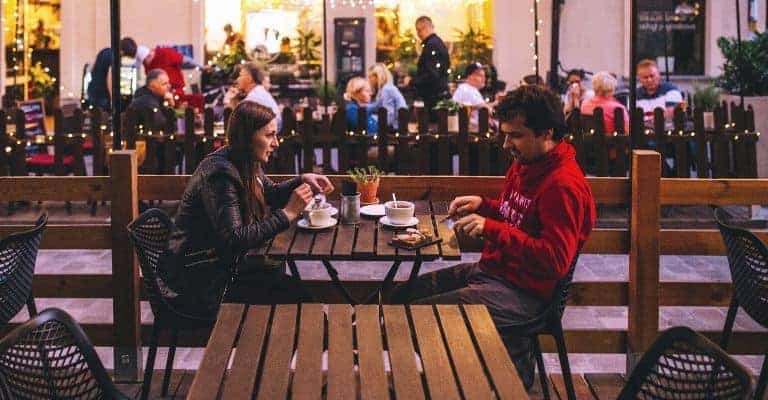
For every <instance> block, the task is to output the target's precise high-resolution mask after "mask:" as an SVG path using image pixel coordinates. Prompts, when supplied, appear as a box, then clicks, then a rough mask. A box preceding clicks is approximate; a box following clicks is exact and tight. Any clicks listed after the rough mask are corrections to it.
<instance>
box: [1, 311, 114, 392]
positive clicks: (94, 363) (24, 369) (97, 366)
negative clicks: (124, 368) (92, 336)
mask: <svg viewBox="0 0 768 400" xmlns="http://www.w3.org/2000/svg"><path fill="white" fill-rule="evenodd" d="M0 398H3V399H127V397H125V396H124V395H123V394H122V393H120V392H119V391H118V390H117V388H116V387H115V385H114V384H113V383H112V381H111V380H110V378H109V375H107V371H106V370H105V369H104V366H103V365H102V364H101V361H100V360H99V357H98V356H97V355H96V351H95V350H94V348H93V345H92V344H91V342H90V341H89V340H88V337H87V336H86V335H85V333H84V332H83V330H82V328H80V326H79V325H78V324H77V322H75V321H74V320H72V317H70V316H69V315H68V314H67V313H66V312H64V311H62V310H59V309H55V308H49V309H47V310H44V311H43V312H41V313H40V314H38V315H37V316H36V317H35V318H33V319H31V320H29V321H27V322H25V323H24V324H22V325H19V326H18V327H16V329H14V330H13V331H11V333H9V334H8V336H6V337H5V338H3V339H2V340H0Z"/></svg>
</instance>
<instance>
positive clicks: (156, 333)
mask: <svg viewBox="0 0 768 400" xmlns="http://www.w3.org/2000/svg"><path fill="white" fill-rule="evenodd" d="M159 337H160V328H159V327H157V326H152V336H151V338H150V339H149V353H148V354H147V365H145V366H144V382H143V383H142V384H141V400H146V399H148V398H149V389H150V387H151V386H152V374H153V373H154V370H155V356H156V355H157V341H158V338H159Z"/></svg>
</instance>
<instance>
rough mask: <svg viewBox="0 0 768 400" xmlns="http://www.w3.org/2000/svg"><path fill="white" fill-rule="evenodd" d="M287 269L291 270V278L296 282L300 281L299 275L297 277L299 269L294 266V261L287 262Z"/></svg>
mask: <svg viewBox="0 0 768 400" xmlns="http://www.w3.org/2000/svg"><path fill="white" fill-rule="evenodd" d="M287 263H288V268H290V270H291V276H293V278H294V279H296V280H299V281H300V280H301V275H299V268H298V267H297V266H296V261H295V260H292V259H288V260H287Z"/></svg>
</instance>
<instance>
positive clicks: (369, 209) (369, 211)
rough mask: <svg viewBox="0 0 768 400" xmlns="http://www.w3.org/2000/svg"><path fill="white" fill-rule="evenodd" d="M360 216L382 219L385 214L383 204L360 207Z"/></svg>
mask: <svg viewBox="0 0 768 400" xmlns="http://www.w3.org/2000/svg"><path fill="white" fill-rule="evenodd" d="M360 214H363V215H365V216H368V217H383V216H384V214H385V212H384V204H371V205H368V206H364V207H360Z"/></svg>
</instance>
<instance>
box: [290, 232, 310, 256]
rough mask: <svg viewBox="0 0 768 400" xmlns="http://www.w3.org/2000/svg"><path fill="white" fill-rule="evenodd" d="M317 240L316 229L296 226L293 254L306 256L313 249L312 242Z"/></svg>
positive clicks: (292, 247)
mask: <svg viewBox="0 0 768 400" xmlns="http://www.w3.org/2000/svg"><path fill="white" fill-rule="evenodd" d="M314 241H315V231H311V230H309V229H301V228H296V234H295V235H294V239H293V246H291V252H290V254H291V255H292V256H306V255H308V254H309V251H310V250H311V249H312V242H314Z"/></svg>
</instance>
